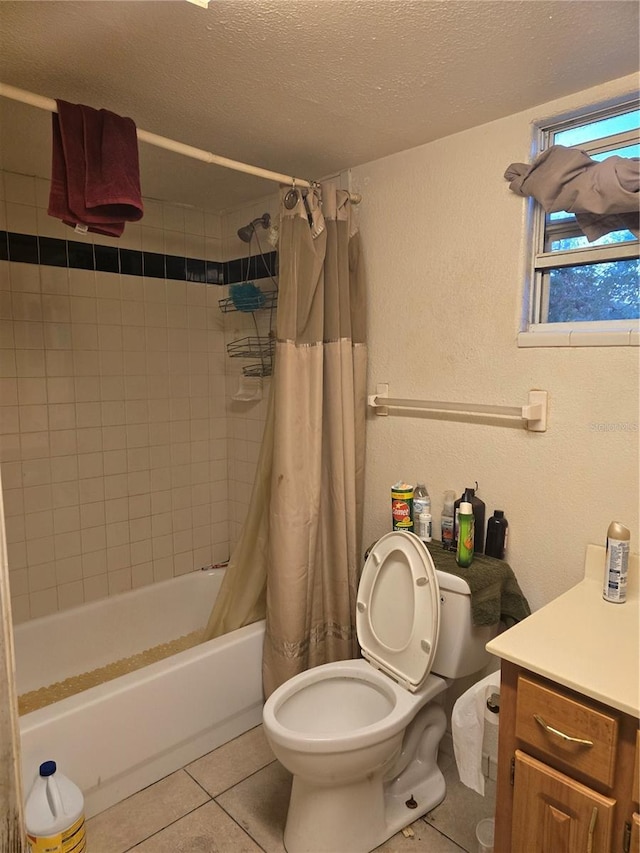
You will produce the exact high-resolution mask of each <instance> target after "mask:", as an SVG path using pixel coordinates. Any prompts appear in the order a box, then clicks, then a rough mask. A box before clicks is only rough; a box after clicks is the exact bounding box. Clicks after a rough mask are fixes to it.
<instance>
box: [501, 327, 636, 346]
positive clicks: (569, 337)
mask: <svg viewBox="0 0 640 853" xmlns="http://www.w3.org/2000/svg"><path fill="white" fill-rule="evenodd" d="M518 346H519V347H637V346H640V332H638V330H637V329H628V330H626V331H623V330H621V331H615V332H613V331H611V332H603V331H602V332H600V331H598V332H596V331H590V332H587V331H578V330H575V331H570V330H569V329H564V330H562V331H561V330H558V331H556V332H553V331H549V332H548V331H544V332H543V331H535V332H520V333H519V334H518Z"/></svg>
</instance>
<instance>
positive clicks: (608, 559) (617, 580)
mask: <svg viewBox="0 0 640 853" xmlns="http://www.w3.org/2000/svg"><path fill="white" fill-rule="evenodd" d="M630 538H631V533H630V531H629V529H628V528H627V527H624V525H622V524H620V522H619V521H612V522H611V524H610V525H609V529H608V530H607V551H606V556H605V568H604V586H603V590H602V597H603V598H604V600H605V601H612V602H614V603H616V604H624V602H625V601H626V600H627V572H628V570H629V539H630Z"/></svg>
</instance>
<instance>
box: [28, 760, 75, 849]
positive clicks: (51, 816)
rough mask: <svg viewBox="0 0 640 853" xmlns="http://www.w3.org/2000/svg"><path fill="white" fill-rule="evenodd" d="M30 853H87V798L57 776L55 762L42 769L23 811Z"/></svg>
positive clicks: (45, 763)
mask: <svg viewBox="0 0 640 853" xmlns="http://www.w3.org/2000/svg"><path fill="white" fill-rule="evenodd" d="M24 817H25V823H26V825H27V841H28V843H29V850H30V851H31V853H45V851H46V853H71V851H73V853H84V851H85V850H86V849H87V839H86V830H85V825H84V797H83V796H82V791H81V790H80V788H78V786H77V785H74V783H73V782H72V781H71V780H70V779H67V777H66V776H64V775H63V774H62V773H59V772H57V766H56V762H55V761H45V762H44V763H43V764H41V765H40V771H39V775H38V778H37V779H36V781H35V782H34V783H33V787H32V789H31V792H30V793H29V796H28V797H27V803H26V806H25V811H24Z"/></svg>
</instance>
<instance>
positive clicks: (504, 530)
mask: <svg viewBox="0 0 640 853" xmlns="http://www.w3.org/2000/svg"><path fill="white" fill-rule="evenodd" d="M508 532H509V522H508V521H507V519H506V518H505V517H504V512H503V511H502V510H501V509H496V510H494V512H493V515H492V516H491V518H490V519H489V521H487V541H486V543H485V546H484V553H485V554H486V555H487V557H497V558H498V559H499V560H504V552H505V550H506V547H507V535H508Z"/></svg>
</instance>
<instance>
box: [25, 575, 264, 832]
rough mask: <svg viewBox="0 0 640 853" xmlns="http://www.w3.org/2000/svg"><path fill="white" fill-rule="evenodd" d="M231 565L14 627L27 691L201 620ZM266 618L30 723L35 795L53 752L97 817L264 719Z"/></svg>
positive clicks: (37, 714)
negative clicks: (39, 775)
mask: <svg viewBox="0 0 640 853" xmlns="http://www.w3.org/2000/svg"><path fill="white" fill-rule="evenodd" d="M223 575H224V569H213V570H210V571H198V572H192V573H190V574H188V575H184V576H182V577H179V578H175V579H173V580H169V581H163V582H161V583H157V584H153V585H151V586H148V587H144V588H142V589H138V590H134V591H132V592H127V593H123V594H121V595H117V596H112V597H110V598H106V599H102V600H100V601H96V602H92V603H90V604H86V605H83V606H82V607H77V608H74V609H71V610H67V611H64V612H62V613H56V614H54V615H52V616H45V617H43V618H40V619H34V620H32V621H30V622H26V623H24V624H21V625H17V626H16V628H15V647H16V669H17V682H18V693H19V694H22V693H25V692H27V691H30V690H34V689H37V688H38V687H41V686H44V685H48V684H51V683H53V682H55V681H60V680H62V679H64V678H68V677H69V676H71V675H75V674H79V673H82V672H86V671H88V670H92V669H95V668H97V667H100V666H103V665H105V664H107V663H110V662H113V661H116V660H118V659H120V658H125V657H129V656H130V655H132V654H135V653H137V652H139V651H142V650H144V649H148V648H151V647H153V646H156V645H158V644H160V643H163V642H166V641H168V640H172V639H176V638H178V637H180V636H183V635H185V634H189V633H191V632H192V631H194V630H196V629H198V628H201V627H203V626H204V625H205V624H206V622H207V619H208V616H209V613H210V611H211V606H212V604H213V601H214V599H215V596H216V594H217V592H218V589H219V586H220V583H221V580H222V577H223ZM263 637H264V622H258V623H256V624H255V625H248V626H247V627H245V628H241V629H239V630H238V631H233V632H232V633H230V634H227V635H226V636H223V637H218V638H216V639H214V640H210V641H209V642H207V643H202V644H200V645H198V646H195V647H194V648H191V649H187V650H186V651H183V652H180V653H179V654H176V655H174V656H173V657H170V658H166V659H165V660H161V661H157V662H156V663H152V664H150V665H149V666H146V667H144V668H143V669H140V670H138V671H136V672H131V673H127V674H126V675H123V676H120V677H119V678H116V679H114V680H112V681H108V682H105V683H104V684H99V685H97V686H96V687H92V688H90V689H88V690H85V691H84V692H83V693H78V694H77V695H75V696H70V697H68V698H66V699H62V700H61V701H59V702H56V703H54V704H52V705H49V706H47V707H45V708H41V709H39V710H36V711H32V712H31V713H29V714H25V715H24V716H22V717H21V718H20V734H21V744H22V769H23V783H24V787H25V791H26V792H28V791H29V789H30V787H31V784H32V782H33V779H34V778H35V776H36V774H37V772H38V767H39V765H40V764H41V762H43V761H46V760H47V759H54V760H55V761H57V762H58V765H59V768H60V771H61V772H62V773H64V774H65V775H66V776H68V777H69V778H70V779H72V780H73V781H74V782H75V783H76V784H77V785H78V786H79V787H80V788H81V790H82V791H83V793H84V796H85V813H86V816H87V817H90V816H91V815H93V814H96V813H97V812H100V811H102V810H103V809H105V808H108V807H109V806H110V805H113V804H114V803H117V802H119V801H120V800H122V799H123V798H124V797H127V796H129V795H130V794H132V793H134V792H135V791H139V790H140V789H141V788H143V787H145V786H146V785H149V784H151V783H152V782H155V781H157V780H158V779H161V778H162V777H163V776H166V775H167V774H168V773H171V772H173V771H174V770H177V769H178V768H180V767H182V766H183V765H184V764H186V763H188V762H190V761H193V760H194V759H196V758H198V757H199V756H201V755H204V754H205V753H206V752H209V751H210V750H212V749H215V748H216V747H217V746H220V745H221V744H223V743H226V742H227V741H228V740H231V739H232V738H234V737H237V736H238V735H239V734H242V733H243V732H245V731H247V730H248V729H250V728H252V727H253V726H256V725H258V724H259V723H260V722H261V719H262V705H263V695H262V677H261V658H262V642H263Z"/></svg>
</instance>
